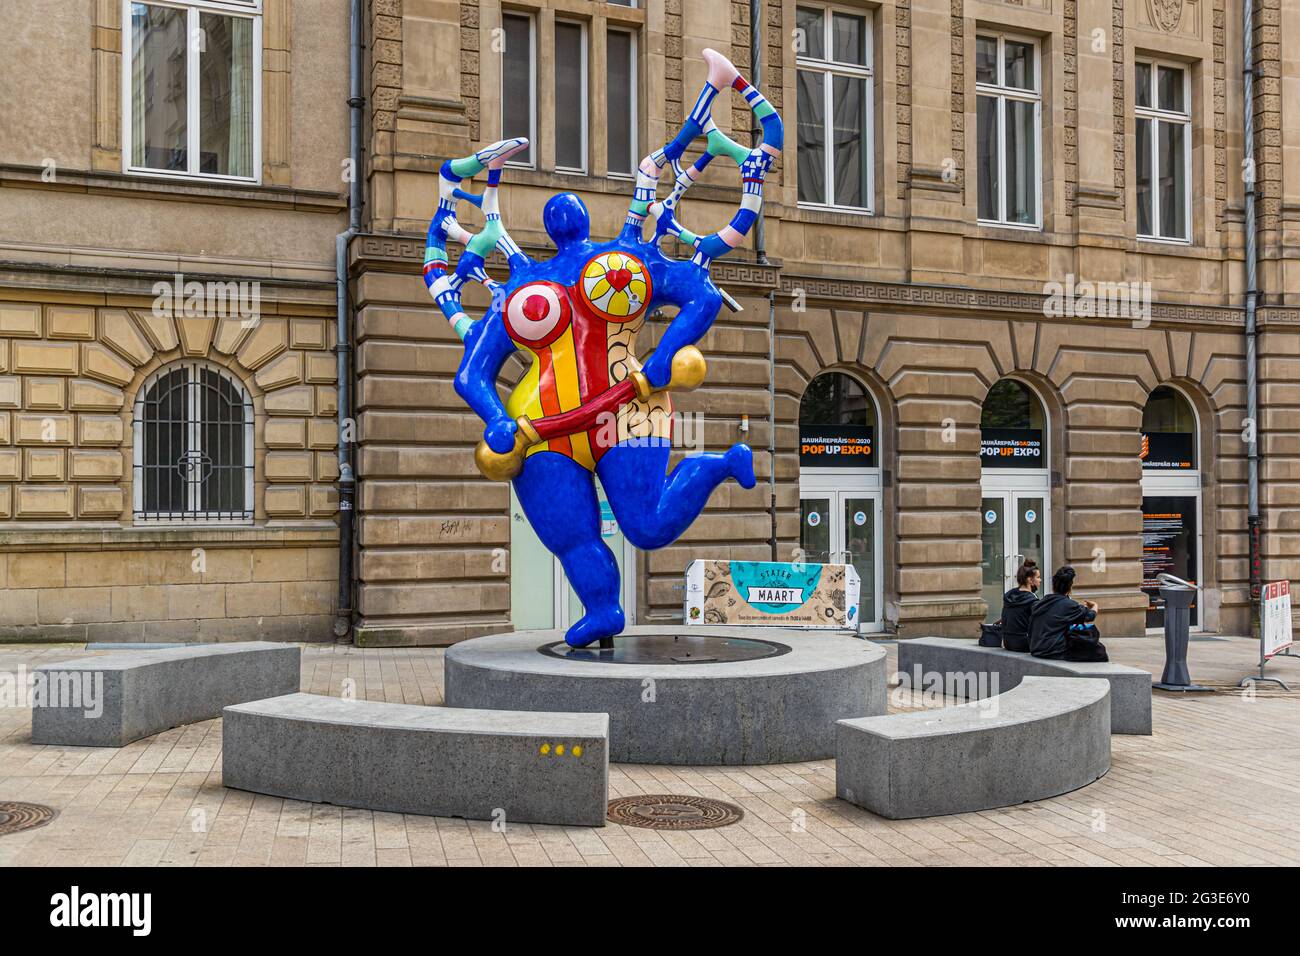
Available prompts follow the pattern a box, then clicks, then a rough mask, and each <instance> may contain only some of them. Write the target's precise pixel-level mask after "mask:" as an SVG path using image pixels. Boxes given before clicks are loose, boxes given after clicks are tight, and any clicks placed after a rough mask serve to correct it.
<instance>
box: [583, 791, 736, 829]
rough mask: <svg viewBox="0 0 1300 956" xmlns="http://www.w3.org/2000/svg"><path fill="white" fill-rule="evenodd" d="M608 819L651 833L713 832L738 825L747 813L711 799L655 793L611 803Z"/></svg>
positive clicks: (618, 799) (616, 800) (621, 798)
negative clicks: (716, 828)
mask: <svg viewBox="0 0 1300 956" xmlns="http://www.w3.org/2000/svg"><path fill="white" fill-rule="evenodd" d="M606 816H607V817H608V818H609V820H610V822H612V823H622V824H624V825H625V826H629V827H646V828H648V829H651V830H712V829H713V828H714V827H725V826H730V825H731V824H733V823H738V822H739V821H740V820H741V819H743V818H744V816H745V811H744V810H742V809H740V807H737V806H734V805H733V804H730V803H723V802H722V801H721V800H710V799H709V798H708V797H671V796H665V795H663V794H653V795H650V796H644V797H619V798H617V799H615V800H611V801H609V812H608V813H607V814H606Z"/></svg>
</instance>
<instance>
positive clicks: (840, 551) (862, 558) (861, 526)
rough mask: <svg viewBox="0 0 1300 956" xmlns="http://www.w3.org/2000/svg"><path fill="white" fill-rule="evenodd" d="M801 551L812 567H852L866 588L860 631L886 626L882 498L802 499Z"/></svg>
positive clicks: (856, 494) (812, 495)
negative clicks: (881, 558) (882, 599)
mask: <svg viewBox="0 0 1300 956" xmlns="http://www.w3.org/2000/svg"><path fill="white" fill-rule="evenodd" d="M799 517H800V530H799V547H800V550H801V551H802V553H803V560H805V561H807V562H809V563H811V564H851V565H853V567H854V570H856V571H857V572H858V579H859V582H860V584H861V593H860V597H859V608H858V621H859V628H860V629H861V630H864V631H878V630H880V626H881V604H880V592H881V585H882V584H883V578H882V575H881V567H880V561H879V559H878V555H879V554H880V548H881V542H880V494H879V492H871V491H867V492H863V491H824V492H823V491H805V492H803V494H802V496H801V497H800V499H799Z"/></svg>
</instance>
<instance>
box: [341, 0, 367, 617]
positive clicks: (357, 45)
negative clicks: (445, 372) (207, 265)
mask: <svg viewBox="0 0 1300 956" xmlns="http://www.w3.org/2000/svg"><path fill="white" fill-rule="evenodd" d="M363 6H364V0H351V11H350V23H349V34H350V39H349V57H348V73H349V82H348V121H349V122H348V127H349V128H348V159H349V166H350V170H349V172H350V173H351V177H352V179H351V182H350V184H349V189H348V228H347V230H346V231H344V232H342V233H340V234H339V235H338V236H336V237H335V240H334V281H335V287H336V294H335V307H336V313H337V315H336V320H335V327H336V331H337V336H336V339H335V347H334V352H335V356H336V357H337V359H338V401H337V403H336V404H337V406H338V409H337V420H338V470H339V478H338V491H339V587H338V604H337V610H336V611H335V616H334V636H335V637H336V638H337V639H338V640H339V642H340V643H347V642H348V641H349V640H350V636H351V632H352V543H353V530H354V528H355V522H354V520H353V517H354V515H355V513H356V509H355V507H354V503H355V498H356V477H355V475H354V474H353V471H352V441H353V439H354V438H355V432H356V424H355V423H354V422H353V421H352V419H351V414H352V402H351V395H352V378H351V352H352V334H351V322H350V321H349V320H350V317H351V313H350V310H349V308H348V243H349V242H351V241H352V238H353V237H354V236H356V235H357V234H358V233H359V232H360V231H361V206H362V202H363V198H362V184H361V176H362V165H361V159H362V157H361V148H362V147H361V121H362V108H363V107H364V105H365V99H364V97H363V96H362V87H361V83H362V58H361V50H362V9H363Z"/></svg>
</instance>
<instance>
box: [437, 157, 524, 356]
mask: <svg viewBox="0 0 1300 956" xmlns="http://www.w3.org/2000/svg"><path fill="white" fill-rule="evenodd" d="M527 148H528V140H526V139H524V138H523V137H515V138H514V139H504V140H501V141H499V142H496V143H493V144H492V145H490V146H485V147H483V148H482V149H480V150H479V151H478V152H476V153H474V154H473V155H472V156H464V157H461V158H460V159H449V160H447V161H446V162H445V163H443V164H442V168H441V169H440V170H439V171H438V209H437V211H436V212H435V213H434V215H433V219H432V221H430V223H429V236H428V241H427V242H426V243H425V249H424V284H425V285H426V286H427V287H428V289H429V294H430V295H432V296H433V299H434V301H435V302H437V303H438V308H440V309H441V310H442V314H443V315H444V316H446V318H447V321H448V322H450V323H451V327H452V329H453V330H454V331H455V332H456V335H457V336H458V337H459V338H461V339H464V338H465V335H466V333H467V332H468V331H469V329H470V326H471V325H473V324H474V320H473V319H471V318H470V317H469V316H468V315H466V313H465V309H464V307H463V306H462V305H461V300H460V290H461V289H462V287H464V285H465V283H467V282H478V283H480V284H482V285H484V286H486V287H487V288H488V289H490V290H492V291H493V292H494V294H495V291H496V290H497V288H498V283H497V282H496V281H495V280H494V279H492V278H491V277H490V276H488V274H487V269H486V268H485V263H486V260H487V257H488V256H489V255H491V254H492V251H493V250H494V249H496V250H499V251H500V252H501V254H502V255H503V256H505V258H506V265H507V267H508V268H509V270H510V271H511V272H514V270H516V269H520V268H523V267H524V266H527V265H528V264H529V263H530V262H531V261H532V260H530V259H529V258H528V256H526V255H524V252H523V250H521V249H520V248H519V246H518V244H517V243H516V242H515V241H514V240H513V239H511V238H510V233H508V232H507V231H506V228H505V224H504V223H503V222H502V221H501V209H500V202H499V195H498V187H499V186H500V183H501V168H502V167H503V166H505V164H506V161H507V160H508V159H509V158H510V157H511V156H513V155H514V154H515V153H518V152H519V151H520V150H523V149H527ZM485 169H486V170H487V172H488V181H487V186H486V187H485V188H484V190H483V192H482V193H481V194H476V193H471V192H467V191H466V190H464V189H462V188H461V183H462V182H464V181H465V180H469V179H473V178H474V177H475V176H477V175H478V174H479V173H481V172H482V171H483V170H485ZM461 200H464V201H466V202H470V203H473V204H474V205H475V206H478V207H479V208H481V209H482V210H483V215H484V219H485V222H484V225H483V229H482V230H481V231H480V232H477V233H473V232H470V231H469V230H467V229H465V228H464V227H463V226H462V225H461V224H460V223H459V222H458V221H457V220H456V206H457V204H458V203H459V202H460V201H461ZM448 241H452V242H458V243H460V244H461V245H463V246H464V247H465V251H464V252H463V253H461V255H460V259H459V260H457V262H456V268H455V269H454V270H451V271H448V258H447V243H448Z"/></svg>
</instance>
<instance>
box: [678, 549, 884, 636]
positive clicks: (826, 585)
mask: <svg viewBox="0 0 1300 956" xmlns="http://www.w3.org/2000/svg"><path fill="white" fill-rule="evenodd" d="M861 587H862V585H861V581H860V580H859V578H858V572H857V570H856V569H855V568H854V567H853V565H851V564H809V563H786V562H780V561H723V560H709V559H701V560H697V561H692V562H691V563H690V565H689V566H688V567H687V568H686V606H685V609H684V616H685V620H686V623H687V624H745V625H751V626H752V625H768V626H771V627H809V628H812V627H815V628H836V629H848V630H854V631H856V630H857V628H858V614H859V610H860V608H859V597H860V593H861Z"/></svg>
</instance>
